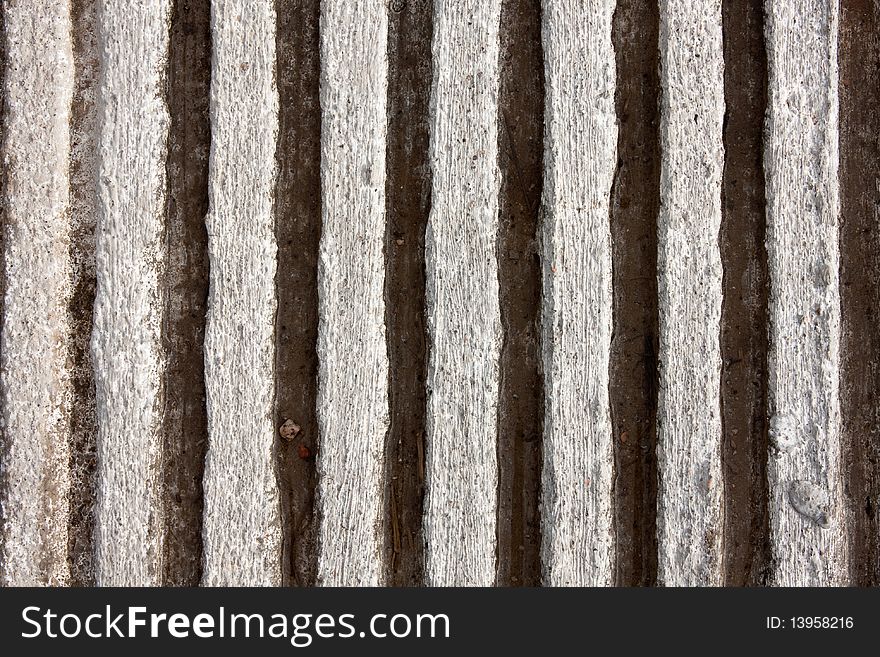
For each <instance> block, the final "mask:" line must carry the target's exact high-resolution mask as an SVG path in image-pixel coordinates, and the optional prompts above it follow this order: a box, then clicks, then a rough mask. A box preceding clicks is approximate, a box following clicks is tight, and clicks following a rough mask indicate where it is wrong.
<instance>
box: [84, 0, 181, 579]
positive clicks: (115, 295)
mask: <svg viewBox="0 0 880 657" xmlns="http://www.w3.org/2000/svg"><path fill="white" fill-rule="evenodd" d="M169 9H170V4H169V2H167V1H158V0H157V1H156V2H150V3H143V4H140V3H139V4H130V3H121V2H104V3H102V4H101V7H100V9H99V19H98V24H99V25H100V28H101V30H102V35H101V46H102V48H101V58H102V65H101V74H100V80H99V100H98V103H99V113H100V136H99V144H98V160H99V164H98V168H99V171H98V206H99V216H98V228H97V241H96V268H97V296H96V299H95V321H94V331H93V335H92V354H93V359H94V366H95V387H96V398H97V411H98V506H97V518H96V529H95V568H96V573H95V575H96V580H97V583H98V585H101V586H154V585H158V584H160V583H161V576H162V564H161V560H162V551H163V550H162V532H161V527H162V522H161V512H162V511H161V510H162V504H161V499H160V496H161V486H162V460H161V450H162V434H161V426H160V425H161V407H162V404H161V393H162V390H161V386H160V381H161V374H162V371H163V369H164V357H163V353H162V347H161V319H162V292H161V289H160V283H161V279H162V269H163V266H164V249H163V248H162V247H163V236H164V195H165V151H166V139H167V132H168V109H167V107H166V106H165V101H164V99H163V94H162V89H163V84H164V71H165V63H166V60H167V49H168V25H169Z"/></svg>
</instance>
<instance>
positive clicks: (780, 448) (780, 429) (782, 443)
mask: <svg viewBox="0 0 880 657" xmlns="http://www.w3.org/2000/svg"><path fill="white" fill-rule="evenodd" d="M770 443H771V444H772V445H773V448H774V449H775V450H776V452H777V453H778V454H785V453H788V452H790V451H792V450H793V449H794V448H795V447H797V446H798V436H797V423H796V422H795V421H794V419H793V418H792V417H791V416H790V415H779V414H777V415H774V416H773V418H772V419H771V420H770Z"/></svg>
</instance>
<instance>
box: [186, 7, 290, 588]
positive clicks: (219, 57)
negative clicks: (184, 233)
mask: <svg viewBox="0 0 880 657" xmlns="http://www.w3.org/2000/svg"><path fill="white" fill-rule="evenodd" d="M275 28H276V16H275V3H274V0H253V1H251V2H244V3H243V2H237V1H235V0H214V2H212V3H211V33H212V44H213V50H212V53H213V54H212V61H211V63H212V70H211V114H210V116H211V153H210V163H209V187H208V204H209V212H208V217H207V221H206V223H207V230H208V254H209V258H210V287H209V295H208V316H207V323H206V327H205V347H204V349H205V388H206V393H207V395H206V396H207V408H208V436H209V439H208V454H207V459H206V463H205V477H204V528H203V531H202V540H203V549H204V564H203V569H204V570H203V575H202V584H203V585H206V586H220V585H223V586H277V585H279V584H280V583H281V581H282V571H283V569H282V565H281V559H282V536H281V533H282V527H281V508H280V498H279V492H278V480H277V475H276V460H275V433H276V427H275V422H274V414H275V325H274V323H275V317H276V310H277V299H276V296H275V273H276V263H277V256H278V249H277V245H276V242H275V214H274V207H273V200H274V199H273V197H274V189H275V176H276V170H277V162H276V148H277V136H278V89H277V87H276V81H275V64H276V47H275Z"/></svg>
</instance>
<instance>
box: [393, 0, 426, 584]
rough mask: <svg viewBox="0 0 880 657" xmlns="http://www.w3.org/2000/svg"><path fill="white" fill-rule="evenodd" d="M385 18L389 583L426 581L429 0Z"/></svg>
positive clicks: (402, 6)
mask: <svg viewBox="0 0 880 657" xmlns="http://www.w3.org/2000/svg"><path fill="white" fill-rule="evenodd" d="M389 7H390V11H389V15H388V137H387V152H386V166H387V178H386V181H385V208H386V217H387V218H386V234H385V324H386V327H387V338H386V339H387V344H388V359H389V384H390V385H389V402H390V413H391V425H390V427H389V430H388V436H387V438H386V442H385V457H386V458H385V463H386V475H387V477H386V481H387V485H386V491H385V495H386V497H387V503H386V522H387V536H388V540H387V541H386V545H387V548H386V551H387V555H386V564H387V577H386V581H387V583H388V584H389V585H391V586H419V585H421V584H423V580H424V567H425V566H424V545H423V543H424V541H423V538H422V508H423V504H424V492H425V486H424V484H425V482H424V472H425V456H424V455H425V446H424V441H425V414H426V403H427V401H426V396H425V395H426V393H425V378H426V376H427V362H428V361H427V343H428V337H427V329H426V323H425V228H426V226H427V223H428V213H429V210H430V204H431V172H430V166H429V163H428V143H429V142H428V139H429V118H428V117H429V103H430V94H431V80H432V60H431V39H432V34H433V2H432V1H431V0H410V1H409V2H392V3H390V5H389Z"/></svg>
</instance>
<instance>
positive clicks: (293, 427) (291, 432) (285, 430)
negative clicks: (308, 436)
mask: <svg viewBox="0 0 880 657" xmlns="http://www.w3.org/2000/svg"><path fill="white" fill-rule="evenodd" d="M299 430H300V426H299V425H298V424H297V423H296V422H294V421H293V420H285V421H284V424H282V425H281V428H279V429H278V433H279V434H281V437H282V438H284V439H286V440H290V439H291V438H293V437H294V436H295V435H296V434H298V433H299Z"/></svg>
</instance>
